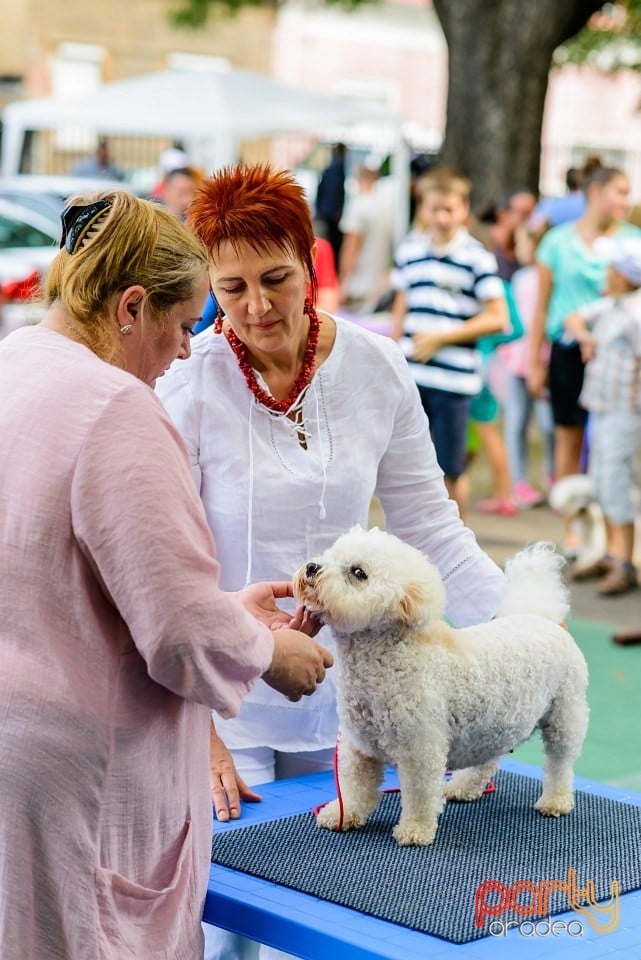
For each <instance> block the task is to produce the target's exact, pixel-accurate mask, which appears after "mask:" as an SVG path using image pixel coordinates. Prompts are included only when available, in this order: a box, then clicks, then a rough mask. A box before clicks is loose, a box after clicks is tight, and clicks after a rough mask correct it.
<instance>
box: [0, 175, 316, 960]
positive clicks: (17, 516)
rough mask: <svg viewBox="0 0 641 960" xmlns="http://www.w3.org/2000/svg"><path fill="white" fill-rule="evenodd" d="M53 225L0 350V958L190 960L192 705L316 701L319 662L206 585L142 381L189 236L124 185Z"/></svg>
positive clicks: (202, 740) (240, 602) (209, 570)
mask: <svg viewBox="0 0 641 960" xmlns="http://www.w3.org/2000/svg"><path fill="white" fill-rule="evenodd" d="M63 226H64V231H63V244H64V246H63V249H62V250H61V251H60V253H59V255H58V257H57V258H56V260H55V261H54V264H53V267H52V269H51V272H50V275H49V278H48V285H47V300H48V303H49V309H48V312H47V314H46V317H45V319H44V320H43V322H42V323H41V324H40V325H39V326H37V327H28V328H23V329H20V330H18V331H16V332H15V333H13V334H11V335H10V336H9V337H7V338H6V339H5V340H4V341H3V342H2V343H1V344H0V445H1V453H0V537H1V540H2V543H1V546H0V609H1V611H2V615H1V617H0V662H1V663H2V669H1V670H0V764H1V770H2V776H0V956H1V957H2V960H143V958H144V960H197V958H199V957H201V956H202V950H203V946H202V933H201V926H200V917H201V912H202V906H203V901H204V896H205V890H206V883H207V878H208V872H209V850H210V839H211V828H212V804H211V796H210V792H209V716H210V710H211V709H214V710H216V711H219V712H220V713H222V715H223V716H225V717H231V716H233V715H235V714H236V713H237V712H238V709H239V706H240V702H241V700H242V698H243V696H244V695H245V694H246V693H247V692H248V691H249V690H250V689H251V687H252V686H253V685H254V683H255V682H256V681H257V680H258V679H259V678H260V677H261V676H262V678H263V679H264V680H265V681H266V682H267V683H269V684H270V685H271V686H273V687H275V688H276V689H277V690H279V691H280V692H281V693H283V694H284V695H285V696H287V697H289V698H290V699H293V700H296V699H298V698H299V697H301V696H302V695H304V694H309V693H312V692H313V690H314V689H315V688H316V685H317V683H319V682H320V681H321V680H322V679H323V678H324V675H325V670H326V669H327V668H328V667H329V666H330V665H331V655H330V654H328V653H327V651H325V650H324V649H323V648H322V647H320V646H318V645H317V644H316V642H315V641H314V640H312V639H311V638H310V637H309V636H306V635H305V633H303V632H300V631H299V630H298V629H291V627H292V626H294V627H300V626H303V627H305V629H307V627H308V625H306V624H303V622H302V620H301V617H300V616H296V615H294V617H293V618H290V615H288V614H281V613H280V611H279V610H278V608H277V606H276V598H278V597H280V596H287V595H290V593H291V591H290V588H289V586H288V585H287V584H259V585H254V586H253V587H250V588H248V590H246V591H243V592H241V593H236V594H230V593H225V592H223V591H222V590H221V589H220V588H219V586H218V578H219V565H218V563H217V561H216V556H215V547H214V542H213V540H212V536H211V533H210V532H209V529H208V526H207V523H206V521H205V515H204V512H203V508H202V505H201V503H200V500H199V498H198V496H197V495H196V492H195V489H194V484H193V479H192V475H191V470H190V467H189V462H188V457H187V453H186V449H185V447H184V445H183V442H182V440H181V439H180V437H179V435H178V433H177V431H176V430H175V428H174V427H173V426H172V424H171V423H170V421H169V419H168V417H167V415H166V414H165V412H164V409H163V407H162V405H161V403H160V401H159V400H158V398H157V397H156V396H155V394H154V392H153V390H152V389H150V387H151V386H153V385H154V384H155V381H156V379H157V378H158V377H160V376H162V375H163V373H164V371H165V370H166V369H167V368H168V367H169V365H170V364H171V362H172V361H173V360H174V359H176V358H177V357H187V356H189V352H190V347H189V338H190V335H191V330H192V328H193V326H194V324H195V323H196V321H197V320H198V319H199V317H200V313H201V309H202V306H203V304H204V301H205V297H206V295H207V290H208V283H207V279H206V257H205V254H204V252H203V249H202V247H201V246H200V243H199V241H197V240H196V239H195V238H194V237H192V236H191V235H190V234H188V233H187V231H186V230H185V229H184V228H183V227H182V226H181V225H180V224H179V223H178V222H177V221H176V220H175V219H174V218H173V217H172V216H171V215H170V214H168V213H167V212H165V211H163V210H161V209H160V208H159V207H156V206H155V205H153V204H150V203H147V202H145V201H142V200H138V199H137V198H135V197H133V196H131V195H130V194H127V193H125V192H112V193H106V194H102V195H100V196H99V197H92V198H85V199H83V200H78V201H76V202H75V203H74V205H73V206H71V207H70V208H67V210H66V211H65V213H64V215H63ZM105 361H106V362H105ZM252 614H253V615H252ZM259 619H260V620H263V621H264V622H263V623H260V622H259ZM279 627H286V628H285V629H278V628H279ZM270 628H271V629H270Z"/></svg>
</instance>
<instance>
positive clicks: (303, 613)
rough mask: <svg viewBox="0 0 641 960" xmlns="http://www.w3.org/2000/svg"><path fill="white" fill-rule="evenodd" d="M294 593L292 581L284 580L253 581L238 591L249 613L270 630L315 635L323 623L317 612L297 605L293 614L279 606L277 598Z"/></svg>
mask: <svg viewBox="0 0 641 960" xmlns="http://www.w3.org/2000/svg"><path fill="white" fill-rule="evenodd" d="M293 595H294V593H293V590H292V584H291V582H290V581H289V580H282V581H279V582H276V583H253V584H251V585H250V586H249V587H245V589H244V590H240V591H239V592H238V599H239V600H240V602H241V603H242V605H243V606H244V608H245V610H247V612H248V613H251V615H252V616H253V617H255V618H256V620H260V622H261V623H264V624H265V625H266V626H268V627H269V629H270V630H287V629H289V630H299V631H300V632H301V633H306V634H307V636H309V637H315V636H316V634H317V633H318V631H319V630H320V628H321V627H322V625H323V624H322V621H321V620H319V618H318V616H317V615H316V614H314V613H310V612H309V611H308V610H306V609H305V607H297V608H296V610H295V612H294V614H293V615H292V614H291V613H288V612H287V611H286V610H281V609H280V608H279V607H278V606H277V604H276V601H277V600H282V599H284V598H286V597H293Z"/></svg>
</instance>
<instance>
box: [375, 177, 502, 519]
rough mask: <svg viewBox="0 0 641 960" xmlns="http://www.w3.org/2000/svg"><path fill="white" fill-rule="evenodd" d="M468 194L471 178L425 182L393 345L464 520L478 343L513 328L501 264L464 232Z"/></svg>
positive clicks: (401, 253)
mask: <svg viewBox="0 0 641 960" xmlns="http://www.w3.org/2000/svg"><path fill="white" fill-rule="evenodd" d="M470 187H471V184H470V182H469V180H468V179H467V178H466V177H464V176H463V175H461V174H459V173H456V172H455V171H452V170H448V169H445V168H436V169H434V170H432V171H430V173H428V174H427V175H426V176H425V177H424V178H423V179H422V181H421V186H420V197H419V203H418V207H417V217H418V220H419V221H420V222H421V223H422V224H427V226H428V229H427V231H426V232H421V231H419V230H414V231H412V233H411V234H410V235H409V236H408V237H406V238H405V240H403V241H402V242H401V244H400V245H399V247H398V250H397V253H396V262H395V268H394V271H393V274H392V286H393V287H394V290H395V291H396V294H395V297H394V303H393V306H392V331H391V333H392V337H393V338H394V339H395V340H399V341H400V344H401V347H402V349H403V352H404V353H405V356H406V357H407V358H408V361H409V365H410V369H411V371H412V373H413V375H414V379H415V381H416V383H417V385H418V388H419V393H420V395H421V401H422V403H423V409H424V410H425V413H426V414H427V416H428V418H429V422H430V429H431V432H432V437H433V440H434V446H435V448H436V456H437V460H438V463H439V466H440V467H441V469H442V470H443V473H444V474H445V483H446V485H447V489H448V491H449V494H450V496H451V497H452V498H453V499H454V500H456V502H457V504H458V507H459V511H460V513H461V515H464V513H465V508H466V506H467V492H468V482H467V477H466V469H467V425H468V420H469V414H470V404H471V402H472V397H474V396H475V395H476V394H477V393H479V391H480V390H481V387H482V384H483V381H482V375H481V356H480V353H479V351H478V350H477V348H476V341H477V340H478V339H479V338H480V337H483V336H486V335H488V334H491V333H497V332H499V331H501V330H503V329H504V328H505V327H506V325H507V309H506V305H505V296H504V293H503V284H502V281H501V279H500V278H499V276H498V273H497V264H496V258H495V257H494V255H493V254H492V253H490V252H489V251H488V250H487V249H486V248H485V247H484V246H483V245H482V244H481V243H480V242H479V241H478V240H475V239H474V238H473V237H472V236H471V235H470V233H469V231H468V230H467V227H466V224H467V222H468V219H469V214H470V205H469V195H470Z"/></svg>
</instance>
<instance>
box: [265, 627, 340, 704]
mask: <svg viewBox="0 0 641 960" xmlns="http://www.w3.org/2000/svg"><path fill="white" fill-rule="evenodd" d="M333 663H334V658H333V656H332V654H331V653H330V652H329V650H326V649H325V647H321V645H320V644H319V643H316V641H315V640H312V639H311V638H310V637H308V636H306V635H305V634H303V633H299V632H298V631H297V630H277V631H276V632H275V633H274V654H273V657H272V662H271V664H270V666H269V669H268V670H266V671H265V673H264V674H263V680H264V681H265V683H266V684H268V686H270V687H273V689H274V690H278V692H279V693H282V694H283V696H285V697H287V699H288V700H292V701H294V702H295V701H297V700H300V698H301V697H309V696H311V694H312V693H314V692H315V690H316V687H317V686H318V684H319V683H322V682H323V680H324V679H325V673H326V671H327V670H328V669H329V668H330V667H331V666H332V665H333Z"/></svg>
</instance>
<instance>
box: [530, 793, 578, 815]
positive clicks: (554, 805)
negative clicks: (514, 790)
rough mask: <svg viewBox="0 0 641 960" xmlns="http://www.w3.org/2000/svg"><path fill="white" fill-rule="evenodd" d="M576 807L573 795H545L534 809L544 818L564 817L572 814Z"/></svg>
mask: <svg viewBox="0 0 641 960" xmlns="http://www.w3.org/2000/svg"><path fill="white" fill-rule="evenodd" d="M573 807H574V797H573V795H572V794H571V793H561V794H552V795H550V796H547V797H546V796H545V795H543V796H542V797H539V799H538V800H537V801H536V803H535V804H534V809H535V810H538V811H539V813H541V814H543V816H544V817H562V816H565V814H566V813H570V812H571V810H572V809H573Z"/></svg>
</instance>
